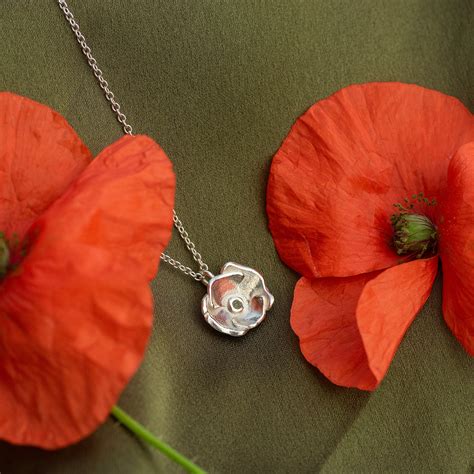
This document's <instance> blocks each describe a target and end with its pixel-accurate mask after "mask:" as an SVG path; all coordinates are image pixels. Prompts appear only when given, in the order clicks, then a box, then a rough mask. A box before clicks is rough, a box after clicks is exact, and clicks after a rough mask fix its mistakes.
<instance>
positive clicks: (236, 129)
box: [0, 0, 474, 474]
mask: <svg viewBox="0 0 474 474" xmlns="http://www.w3.org/2000/svg"><path fill="white" fill-rule="evenodd" d="M69 3H70V6H71V8H72V9H73V11H74V12H75V14H76V16H77V18H78V21H79V23H80V24H81V27H82V29H83V32H84V35H85V36H86V37H87V39H88V40H89V41H90V45H91V47H92V49H93V51H94V54H95V55H96V57H97V60H98V62H99V64H100V65H101V67H102V68H103V70H104V73H105V74H106V77H107V78H108V79H109V82H110V84H111V87H112V89H113V91H114V92H115V93H116V95H117V97H118V98H119V99H120V103H121V104H122V107H123V110H124V112H125V113H126V114H127V117H128V118H129V120H130V123H131V124H132V125H133V126H134V127H135V131H136V132H143V133H147V134H149V135H151V136H152V137H154V138H155V139H156V140H157V141H158V142H159V143H160V144H161V145H162V147H163V148H164V149H165V151H166V152H167V153H168V155H169V156H170V158H171V160H172V161H173V163H174V165H175V169H176V173H177V176H178V192H177V201H176V207H177V210H178V211H179V214H180V215H181V217H182V218H183V220H184V222H185V223H186V226H187V227H188V228H189V231H190V235H191V237H192V238H193V239H194V240H195V241H196V243H197V247H198V248H199V250H201V251H202V254H203V256H204V258H205V259H206V260H207V261H208V262H209V265H210V268H211V269H212V270H215V271H217V270H218V268H219V267H220V266H221V265H222V264H223V263H224V262H226V261H228V260H233V261H236V262H241V263H243V264H246V265H250V266H253V267H255V268H257V269H259V270H261V271H262V273H263V274H264V275H265V277H266V279H267V281H268V286H269V288H270V289H271V290H272V292H273V293H274V295H275V298H276V303H275V306H274V309H273V310H272V312H271V313H270V314H269V317H268V319H267V320H266V321H265V323H264V324H263V325H262V326H260V327H259V328H258V329H257V330H255V331H253V332H251V333H250V334H248V335H247V336H246V337H245V338H242V339H232V338H229V337H224V336H221V335H219V334H217V333H216V332H214V331H213V330H212V329H210V328H209V327H208V326H207V325H206V323H205V322H203V320H202V318H201V316H200V299H201V297H202V295H203V291H205V289H204V287H203V286H201V285H200V284H198V283H196V282H193V281H192V280H191V279H189V278H187V277H185V276H183V275H182V274H180V273H178V272H176V271H174V270H172V269H170V268H169V267H167V266H165V265H163V266H162V268H161V269H160V271H159V274H158V277H157V278H156V280H155V281H154V282H153V284H152V288H153V294H154V297H155V327H154V332H153V336H152V338H151V341H150V344H149V348H148V352H147V354H146V358H145V360H144V362H143V366H142V367H141V369H140V370H139V372H138V373H137V375H136V376H135V378H134V379H133V380H132V381H131V383H130V385H129V386H128V387H127V389H126V390H125V392H124V394H123V397H122V398H121V400H120V405H121V406H122V408H124V409H125V410H127V411H128V412H129V413H130V414H132V415H133V416H135V417H136V418H137V419H138V420H140V421H142V422H143V423H144V424H146V425H147V426H148V427H149V428H150V429H151V430H152V431H153V432H154V433H156V434H157V435H159V436H161V437H162V439H164V440H166V441H167V442H169V443H170V444H171V445H173V446H174V447H176V448H178V449H179V450H180V451H181V452H183V453H184V454H186V455H187V456H189V457H191V458H192V459H194V460H195V461H196V462H197V463H199V464H200V465H201V466H202V467H204V468H206V469H207V470H209V471H210V472H211V473H296V472H298V473H314V472H326V473H338V472H461V473H466V472H471V471H472V470H474V434H473V433H474V402H473V400H474V370H473V369H474V361H473V360H472V359H470V358H469V357H468V355H467V354H466V353H465V352H464V351H463V350H462V348H461V346H460V345H459V344H458V342H457V341H456V340H455V338H454V337H453V336H452V335H451V333H450V332H449V330H448V329H447V328H446V326H445V324H444V322H443V320H442V315H441V279H438V280H437V282H436V285H435V288H434V290H433V294H432V296H431V298H430V299H429V301H428V302H427V304H426V306H425V308H424V309H423V311H422V312H421V314H420V315H419V317H418V318H417V319H416V321H415V323H414V324H413V326H412V327H411V328H410V329H409V331H408V333H407V335H406V337H405V339H404V341H403V342H402V344H401V347H400V349H399V351H398V353H397V355H396V357H395V359H394V362H393V364H392V366H391V368H390V370H389V373H388V375H387V377H386V379H385V380H384V382H383V383H382V385H381V386H380V388H379V389H378V390H377V391H376V392H374V393H364V392H360V391H357V390H353V389H344V388H340V387H336V386H334V385H332V384H331V383H329V382H328V381H327V380H326V379H325V378H324V377H323V376H321V375H320V374H319V373H318V371H317V370H316V369H314V368H312V367H311V366H310V365H309V364H307V363H306V362H305V360H304V359H303V357H302V356H301V355H300V352H299V348H298V343H297V338H296V337H295V335H294V334H293V333H292V332H291V329H290V326H289V311H290V305H291V300H292V291H293V287H294V284H295V282H296V280H297V275H296V274H294V273H293V272H292V271H290V270H289V269H288V268H286V267H285V266H284V265H283V264H282V263H281V262H280V261H279V259H278V256H277V254H276V252H275V250H274V247H273V243H272V239H271V236H270V235H269V233H268V230H267V221H266V215H265V185H266V180H267V176H268V170H269V165H270V161H271V157H272V155H273V154H274V153H275V151H276V150H277V149H278V147H279V145H280V143H281V141H282V139H283V138H284V137H285V135H286V133H287V132H288V130H289V128H290V126H291V125H292V123H293V122H294V120H295V119H296V118H297V117H298V115H300V114H301V113H302V112H303V111H304V110H305V109H307V108H308V107H309V106H310V105H311V104H313V103H314V102H315V101H317V100H318V99H321V98H323V97H325V96H327V95H329V94H331V93H332V92H334V91H336V90H338V89H340V88H342V87H344V86H346V85H349V84H351V83H359V82H368V81H393V80H396V81H402V82H410V83H416V84H420V85H423V86H426V87H430V88H434V89H437V90H439V91H442V92H444V93H447V94H451V95H454V96H456V97H458V98H459V99H461V100H462V101H463V102H464V103H465V104H466V105H468V106H469V107H471V110H472V99H473V87H474V80H473V75H474V67H473V58H474V42H473V40H472V32H473V31H474V18H473V17H474V13H473V3H472V1H471V0H465V1H462V0H445V1H440V0H383V1H380V0H378V1H375V0H358V1H350V0H347V1H335V0H332V1H327V0H325V1H322V0H321V1H309V0H307V1H304V0H292V1H289V0H274V1H263V0H225V1H218V0H196V1H194V0H188V1H184V0H179V1H177V0H173V1H166V0H159V1H152V0H134V1H133V2H130V1H126V0H120V1H118V0H88V1H87V2H86V1H82V2H81V1H79V0H70V2H69ZM0 44H1V48H2V49H1V53H0V89H6V90H11V91H15V92H17V93H20V94H23V95H26V96H29V97H31V98H33V99H36V100H38V101H40V102H43V103H45V104H48V105H50V106H51V107H53V108H55V109H56V110H58V111H60V112H61V113H62V114H63V115H64V116H65V117H66V118H67V119H68V120H69V122H70V123H71V124H72V125H73V127H74V128H75V129H76V130H77V132H78V133H79V134H80V136H81V137H82V138H83V140H84V142H85V143H86V144H87V145H88V146H89V147H90V148H91V149H92V151H93V152H95V153H96V152H98V151H99V150H101V149H102V148H103V147H104V146H106V145H107V144H109V143H111V142H112V141H114V140H115V139H117V138H118V137H119V136H120V128H119V127H118V125H117V123H116V122H115V119H114V116H113V114H112V112H111V111H110V109H109V107H108V106H107V104H106V102H105V100H104V98H103V96H102V93H101V91H100V89H99V87H98V86H97V84H96V82H95V81H94V79H93V77H92V75H91V72H90V71H89V69H88V67H87V65H86V62H85V61H84V58H83V56H82V55H81V53H80V51H79V48H78V45H77V44H76V42H75V40H74V38H73V36H72V34H71V32H70V30H69V29H68V28H67V25H66V23H65V21H64V19H63V17H62V16H61V13H60V11H59V9H58V7H57V5H56V1H55V0H35V1H33V0H31V1H26V0H2V1H1V2H0ZM473 185H474V183H473ZM169 251H170V252H171V254H172V255H175V256H177V257H178V258H179V259H183V260H184V261H185V262H189V260H190V259H189V256H188V254H187V253H186V252H185V250H184V246H183V244H182V242H181V241H180V240H179V239H178V238H177V237H176V236H175V237H174V239H173V242H172V244H171V245H170V248H169ZM71 304H74V302H71ZM0 330H1V328H0ZM0 363H1V361H0ZM0 472H1V473H2V474H11V473H22V474H25V473H48V474H49V473H51V474H59V473H61V474H63V473H72V474H79V473H115V474H121V473H134V474H146V473H154V472H164V473H175V472H181V471H180V469H179V468H177V467H176V466H175V465H174V464H172V463H171V462H169V461H168V460H166V459H165V458H164V457H163V456H161V455H160V454H157V453H156V452H152V451H151V450H150V449H148V448H147V447H146V446H144V445H143V444H141V443H140V442H138V441H137V440H136V439H135V438H134V437H133V436H131V435H129V434H128V432H127V431H126V430H124V429H123V428H122V427H120V426H119V425H117V423H115V422H114V421H107V422H106V424H105V425H104V426H102V427H101V428H99V429H98V431H97V432H96V433H95V434H93V435H92V436H91V437H90V438H88V439H86V440H84V441H83V442H81V443H79V444H78V445H75V446H72V447H69V448H67V449H64V450H61V451H57V452H44V451H41V450H37V449H33V448H24V447H12V446H10V445H8V444H6V443H1V444H0Z"/></svg>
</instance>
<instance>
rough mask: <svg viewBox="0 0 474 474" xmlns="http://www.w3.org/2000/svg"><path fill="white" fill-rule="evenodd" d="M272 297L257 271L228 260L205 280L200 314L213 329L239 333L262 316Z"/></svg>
mask: <svg viewBox="0 0 474 474" xmlns="http://www.w3.org/2000/svg"><path fill="white" fill-rule="evenodd" d="M273 301H274V298H273V295H272V294H271V293H270V292H269V291H268V290H267V288H266V286H265V282H264V280H263V277H262V275H260V273H258V272H256V271H255V270H253V269H252V268H249V267H244V266H243V265H238V264H237V263H232V262H228V263H226V264H225V265H224V266H223V267H222V270H221V273H220V275H216V276H212V278H211V279H210V280H209V282H208V285H207V294H206V295H205V296H204V298H203V299H202V314H203V315H204V319H205V320H206V321H207V322H208V323H209V324H210V325H211V326H212V327H213V328H214V329H216V330H217V331H220V332H223V333H224V334H228V335H229V336H243V335H244V334H246V333H247V332H248V331H249V329H252V328H254V327H255V326H258V325H259V324H260V323H261V322H262V321H263V320H264V319H265V314H266V312H267V311H268V310H269V309H270V308H271V307H272V305H273Z"/></svg>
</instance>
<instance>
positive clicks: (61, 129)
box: [0, 92, 92, 240]
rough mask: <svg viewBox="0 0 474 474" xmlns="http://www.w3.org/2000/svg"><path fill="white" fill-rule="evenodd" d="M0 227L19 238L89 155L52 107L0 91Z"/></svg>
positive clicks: (90, 156)
mask: <svg viewBox="0 0 474 474" xmlns="http://www.w3.org/2000/svg"><path fill="white" fill-rule="evenodd" d="M0 152H1V159H0V203H1V206H0V230H1V231H2V232H4V233H5V234H6V235H8V236H11V235H12V234H13V233H15V234H17V236H18V238H19V239H20V240H21V239H22V238H23V236H24V234H25V232H26V231H27V230H28V228H29V227H30V225H31V224H32V223H33V222H34V221H35V219H36V218H37V217H38V216H39V215H41V213H42V212H44V211H45V210H46V209H47V208H48V206H49V205H50V204H51V203H52V202H54V200H55V199H57V198H58V197H59V196H60V195H61V194H62V193H63V192H64V191H65V190H66V188H67V187H68V186H69V185H70V184H71V183H72V181H74V179H76V178H77V177H78V176H79V174H80V173H81V172H82V171H83V170H84V169H85V168H86V166H87V165H88V164H89V163H90V161H91V159H92V155H91V153H90V152H89V150H88V149H87V147H86V146H85V145H84V144H83V143H82V141H81V140H80V138H79V137H78V136H77V134H76V132H75V131H74V130H73V129H72V128H71V126H70V125H69V124H68V123H67V122H66V120H65V119H64V118H63V117H62V116H61V115H59V114H58V113H57V112H55V111H54V110H52V109H50V108H49V107H46V106H45V105H42V104H39V103H38V102H35V101H33V100H31V99H27V98H26V97H21V96H18V95H15V94H12V93H10V92H0Z"/></svg>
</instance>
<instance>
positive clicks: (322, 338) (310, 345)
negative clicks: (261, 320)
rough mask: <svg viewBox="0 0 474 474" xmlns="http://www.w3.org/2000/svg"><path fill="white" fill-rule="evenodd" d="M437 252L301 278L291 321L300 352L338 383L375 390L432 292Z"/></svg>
mask: <svg viewBox="0 0 474 474" xmlns="http://www.w3.org/2000/svg"><path fill="white" fill-rule="evenodd" d="M436 271H437V258H436V257H434V258H431V259H427V260H415V261H413V262H410V263H406V264H403V265H399V266H395V267H392V268H390V269H388V270H385V271H382V272H372V273H369V274H362V275H356V276H352V277H343V278H317V279H313V280H309V279H307V278H305V277H303V278H301V280H300V281H299V282H298V284H297V286H296V289H295V296H294V301H293V306H292V309H291V326H292V328H293V330H294V332H295V333H296V334H297V335H298V337H299V339H300V347H301V352H302V353H303V355H304V357H305V358H306V360H308V362H310V363H311V364H313V365H314V366H316V367H317V368H318V369H319V370H320V371H321V372H322V373H323V374H324V375H325V376H326V377H327V378H328V379H329V380H331V381H332V382H333V383H335V384H338V385H342V386H345V387H356V388H359V389H362V390H374V389H375V388H376V387H377V386H378V385H379V383H380V382H381V380H382V379H383V377H384V376H385V373H386V371H387V369H388V367H389V365H390V362H391V361H392V359H393V356H394V354H395V351H396V349H397V347H398V345H399V344H400V341H401V339H402V338H403V335H404V334H405V331H406V330H407V328H408V326H409V325H410V324H411V322H412V321H413V319H414V318H415V316H416V314H417V313H418V311H419V310H420V309H421V307H422V306H423V304H424V303H425V301H426V299H427V298H428V295H429V292H430V289H431V286H432V283H433V280H434V278H435V276H436Z"/></svg>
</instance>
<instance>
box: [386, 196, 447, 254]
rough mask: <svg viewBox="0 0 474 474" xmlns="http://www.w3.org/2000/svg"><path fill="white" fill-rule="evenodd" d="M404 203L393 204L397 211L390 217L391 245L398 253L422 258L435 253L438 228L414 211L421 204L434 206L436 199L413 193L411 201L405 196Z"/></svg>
mask: <svg viewBox="0 0 474 474" xmlns="http://www.w3.org/2000/svg"><path fill="white" fill-rule="evenodd" d="M404 201H405V202H404V204H394V207H396V208H397V209H398V210H399V212H398V213H397V214H393V215H392V217H391V219H390V220H391V222H392V227H393V239H392V245H393V248H394V249H395V251H396V252H397V254H398V255H405V256H408V257H414V258H422V257H424V256H427V255H434V254H436V251H437V247H438V230H437V228H436V226H435V225H434V224H433V222H432V221H431V220H430V219H429V218H428V217H427V216H425V215H424V214H421V213H416V212H415V207H416V208H421V206H436V204H437V202H436V199H431V200H430V199H428V198H426V197H425V196H424V195H423V193H419V194H414V195H413V196H412V201H410V200H409V199H408V198H405V200H404Z"/></svg>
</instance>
